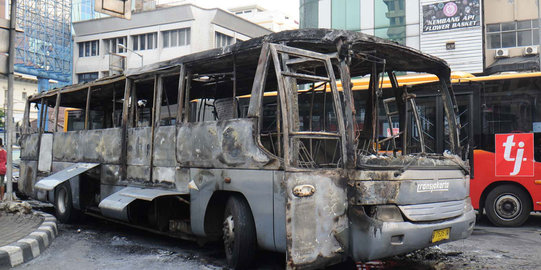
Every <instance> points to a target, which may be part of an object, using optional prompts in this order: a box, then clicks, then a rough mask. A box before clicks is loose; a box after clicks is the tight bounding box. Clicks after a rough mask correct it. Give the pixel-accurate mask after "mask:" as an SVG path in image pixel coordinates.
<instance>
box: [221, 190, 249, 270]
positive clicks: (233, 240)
mask: <svg viewBox="0 0 541 270" xmlns="http://www.w3.org/2000/svg"><path fill="white" fill-rule="evenodd" d="M222 230H223V240H224V248H225V255H226V258H227V264H228V265H229V266H230V267H231V268H233V269H245V268H247V267H249V266H250V264H251V262H252V260H253V258H254V257H255V253H256V248H257V245H256V232H255V224H254V218H253V216H252V211H250V206H249V205H248V202H247V201H246V200H245V199H244V198H242V197H239V196H231V197H230V198H229V199H228V201H227V204H226V206H225V211H224V222H223V228H222Z"/></svg>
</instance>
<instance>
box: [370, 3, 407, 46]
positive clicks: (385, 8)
mask: <svg viewBox="0 0 541 270" xmlns="http://www.w3.org/2000/svg"><path fill="white" fill-rule="evenodd" d="M405 18H406V8H405V0H376V1H375V2H374V35H375V36H377V37H381V38H386V39H390V40H393V41H396V42H398V43H401V44H405V42H406V19H405Z"/></svg>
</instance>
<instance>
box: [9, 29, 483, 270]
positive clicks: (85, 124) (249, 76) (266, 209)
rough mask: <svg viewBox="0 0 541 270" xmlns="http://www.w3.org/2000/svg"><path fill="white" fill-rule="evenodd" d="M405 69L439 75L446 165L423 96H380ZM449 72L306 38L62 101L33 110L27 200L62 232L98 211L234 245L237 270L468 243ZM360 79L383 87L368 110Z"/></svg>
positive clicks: (107, 83)
mask: <svg viewBox="0 0 541 270" xmlns="http://www.w3.org/2000/svg"><path fill="white" fill-rule="evenodd" d="M397 71H398V72H401V71H408V72H429V73H433V74H435V75H437V76H438V77H439V79H440V83H439V87H438V88H437V90H435V91H434V94H435V95H440V96H441V100H442V101H443V104H444V106H445V115H444V116H443V117H445V118H446V123H447V125H448V132H446V135H447V145H448V147H447V149H448V152H446V153H445V154H444V153H439V154H438V153H429V151H427V149H425V147H424V145H423V136H424V135H423V133H422V132H418V131H419V130H420V128H419V127H418V125H419V119H418V118H419V117H422V115H419V113H418V111H417V109H416V106H415V95H414V94H412V93H408V89H406V88H403V87H399V86H398V84H397V83H394V84H393V85H394V86H395V87H393V92H394V96H395V97H392V98H385V99H383V98H382V95H381V89H380V87H379V81H380V79H381V77H382V76H389V77H390V78H391V80H392V81H394V82H396V79H395V78H396V77H395V72H397ZM449 72H450V71H449V68H448V66H447V65H446V64H445V62H443V61H442V60H440V59H437V58H434V57H431V56H428V55H425V54H422V53H420V52H417V51H414V50H412V49H409V48H407V47H403V46H401V45H398V44H396V43H392V42H389V41H385V40H383V39H378V38H375V37H372V36H367V35H364V34H361V33H356V32H348V31H335V30H323V29H318V30H310V29H308V30H299V31H287V32H281V33H276V34H271V35H268V36H264V37H261V38H256V39H252V40H249V41H246V42H240V43H237V44H234V45H231V46H228V47H225V48H220V49H215V50H211V51H206V52H201V53H196V54H192V55H187V56H184V57H180V58H178V59H174V60H171V61H168V62H165V63H159V64H156V65H153V66H147V67H144V68H142V69H140V70H132V71H130V72H128V74H126V76H118V77H111V78H107V79H104V80H99V81H95V82H91V83H87V84H82V85H73V86H68V87H64V88H61V89H55V90H52V91H49V92H46V93H42V94H38V95H36V96H32V97H30V98H29V100H28V102H27V110H26V113H25V120H24V121H25V124H24V127H23V129H24V130H23V131H24V134H23V135H22V136H21V138H20V144H21V148H22V151H21V173H20V174H21V177H20V178H21V180H20V181H21V182H22V183H21V184H20V186H21V189H23V190H24V192H26V193H27V194H29V195H32V196H35V197H38V198H40V199H42V200H47V201H50V202H52V203H53V204H54V205H55V208H56V213H57V216H58V218H59V219H60V220H61V221H63V222H69V221H71V220H72V219H73V218H75V216H76V214H77V213H80V212H84V213H86V214H91V215H98V216H102V217H105V218H110V219H114V220H117V221H120V222H125V223H128V224H131V225H134V226H139V227H141V228H147V229H150V230H153V231H155V232H159V233H163V234H168V235H172V236H176V237H180V238H185V239H194V238H199V239H208V240H213V239H214V240H216V239H223V241H224V246H225V251H226V255H227V260H228V263H229V264H230V265H231V266H232V267H235V268H242V267H244V266H246V265H247V264H249V263H250V261H251V257H252V256H253V255H254V251H255V250H256V246H257V247H259V248H262V249H266V250H274V251H279V252H285V253H286V254H287V263H286V265H287V267H288V268H292V269H293V268H315V267H322V266H325V265H329V264H333V263H337V262H340V261H342V260H345V259H346V258H347V257H351V258H353V259H354V260H371V259H377V258H382V257H386V256H391V255H395V254H400V253H406V252H409V251H412V250H415V249H419V248H423V247H426V246H429V245H433V244H435V243H441V242H444V241H452V240H456V239H462V238H465V237H467V236H468V235H469V234H471V232H472V229H473V225H474V218H475V215H474V212H473V210H472V208H471V203H470V201H469V197H468V191H469V177H468V174H467V169H464V164H465V163H464V162H463V161H461V159H460V158H459V157H458V156H457V155H456V154H459V153H460V152H461V148H460V145H459V140H458V132H457V123H456V117H455V113H454V101H453V95H452V92H451V89H450V88H449ZM353 76H370V78H371V82H370V88H369V89H368V90H367V91H365V93H366V96H365V97H363V99H364V101H363V102H360V103H359V102H358V101H356V100H354V99H355V97H354V95H353V93H352V91H351V84H350V83H349V82H350V81H351V77H353ZM337 80H339V81H341V82H342V90H340V91H339V90H338V88H337V85H336V81H337ZM270 92H275V94H274V95H270V96H269V95H268V93H270ZM243 95H244V98H239V97H241V96H243ZM266 95H267V96H266ZM246 96H247V97H246ZM241 99H242V100H243V101H245V102H240V100H241ZM359 104H362V105H359ZM33 105H39V106H42V107H43V108H44V110H46V109H47V108H48V109H49V110H51V111H52V112H53V113H52V115H53V118H54V119H53V122H54V123H55V124H54V125H53V127H51V128H50V130H45V129H44V128H43V126H44V125H43V123H41V125H40V126H41V128H38V130H34V131H32V130H31V129H30V128H29V122H28V111H29V108H30V106H33ZM382 106H383V107H382ZM61 107H69V108H78V109H80V110H81V113H80V119H81V122H80V124H78V125H73V126H74V127H78V129H80V130H72V131H67V132H64V131H60V130H59V128H58V114H59V113H58V112H59V108H61ZM380 107H381V108H384V109H385V110H386V113H387V115H388V119H389V123H388V124H389V126H388V127H392V128H390V131H388V132H390V136H381V132H382V130H383V129H384V128H383V127H382V125H381V124H380V121H378V120H377V117H378V114H379V113H380V112H381V111H380V110H381V108H380ZM45 114H46V112H44V113H43V114H42V116H44V115H45ZM41 119H45V117H42V118H41ZM76 129H77V128H76ZM387 130H389V128H388V129H387ZM413 141H415V143H413ZM389 147H390V148H389ZM383 148H385V151H384V149H383Z"/></svg>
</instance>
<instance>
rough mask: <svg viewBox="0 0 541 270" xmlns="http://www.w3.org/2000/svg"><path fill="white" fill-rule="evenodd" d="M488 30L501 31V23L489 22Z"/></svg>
mask: <svg viewBox="0 0 541 270" xmlns="http://www.w3.org/2000/svg"><path fill="white" fill-rule="evenodd" d="M487 32H500V24H499V23H495V24H487Z"/></svg>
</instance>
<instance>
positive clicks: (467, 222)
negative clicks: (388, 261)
mask: <svg viewBox="0 0 541 270" xmlns="http://www.w3.org/2000/svg"><path fill="white" fill-rule="evenodd" d="M353 215H355V214H354V213H353ZM350 221H351V223H350V225H351V227H350V237H351V238H350V252H351V254H350V255H351V257H352V258H353V259H354V260H355V261H370V260H376V259H381V258H385V257H390V256H394V255H399V254H404V253H408V252H411V251H414V250H418V249H422V248H425V247H428V246H432V245H437V244H441V243H446V242H450V241H455V240H459V239H464V238H467V237H468V236H470V234H471V233H472V231H473V227H474V226H475V211H474V210H473V209H471V208H470V209H469V210H468V211H467V212H465V213H463V214H462V215H461V216H458V217H455V218H452V219H448V220H444V221H440V222H426V223H412V222H408V221H403V222H382V221H379V220H375V219H373V218H370V217H368V216H366V215H365V214H364V212H363V213H362V214H360V213H359V214H358V215H356V216H355V217H354V218H352V213H351V212H350ZM446 228H450V232H449V239H446V240H442V241H438V242H435V243H433V242H432V237H433V233H434V231H435V230H441V229H446Z"/></svg>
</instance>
